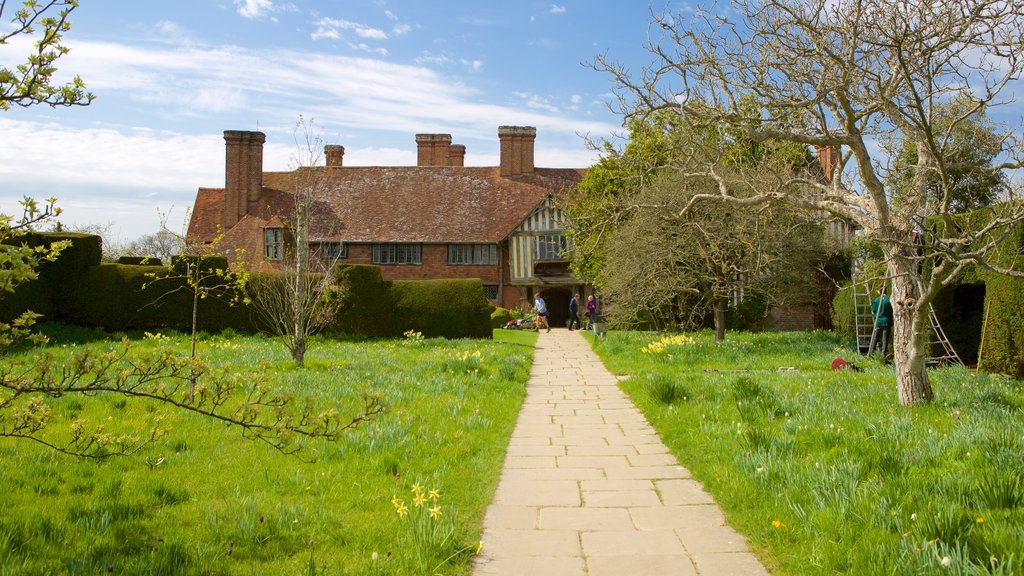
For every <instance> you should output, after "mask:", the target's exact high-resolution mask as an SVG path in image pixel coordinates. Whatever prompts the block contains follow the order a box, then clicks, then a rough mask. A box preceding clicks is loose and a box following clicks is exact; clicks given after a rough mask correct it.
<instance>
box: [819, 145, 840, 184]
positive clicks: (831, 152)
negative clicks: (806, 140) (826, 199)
mask: <svg viewBox="0 0 1024 576" xmlns="http://www.w3.org/2000/svg"><path fill="white" fill-rule="evenodd" d="M815 150H816V151H817V152H818V163H819V164H820V165H821V173H822V175H823V176H825V181H826V182H832V171H833V170H835V168H836V166H837V165H839V160H840V157H839V147H838V146H815Z"/></svg>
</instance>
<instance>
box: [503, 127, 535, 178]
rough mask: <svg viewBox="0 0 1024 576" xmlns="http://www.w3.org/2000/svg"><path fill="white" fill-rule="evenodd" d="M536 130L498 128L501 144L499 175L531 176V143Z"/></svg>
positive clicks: (531, 128) (532, 128) (528, 128)
mask: <svg viewBox="0 0 1024 576" xmlns="http://www.w3.org/2000/svg"><path fill="white" fill-rule="evenodd" d="M536 138H537V129H536V128H534V127H532V126H498V141H499V142H500V143H501V175H502V176H505V177H509V176H523V175H528V174H533V142H534V140H536Z"/></svg>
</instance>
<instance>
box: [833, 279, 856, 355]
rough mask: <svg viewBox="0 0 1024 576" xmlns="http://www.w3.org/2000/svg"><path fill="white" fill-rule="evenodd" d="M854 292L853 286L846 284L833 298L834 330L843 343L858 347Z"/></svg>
mask: <svg viewBox="0 0 1024 576" xmlns="http://www.w3.org/2000/svg"><path fill="white" fill-rule="evenodd" d="M852 292H853V284H851V283H850V282H845V283H843V286H842V287H841V288H840V289H839V290H838V291H837V292H836V295H835V297H833V298H832V310H831V312H832V330H834V331H835V333H836V334H838V335H839V337H840V338H842V340H843V342H846V343H849V344H851V345H852V346H856V345H857V344H856V342H855V340H856V338H855V336H856V335H855V334H854V330H855V329H856V326H855V324H854V318H853V317H854V311H853V294H852Z"/></svg>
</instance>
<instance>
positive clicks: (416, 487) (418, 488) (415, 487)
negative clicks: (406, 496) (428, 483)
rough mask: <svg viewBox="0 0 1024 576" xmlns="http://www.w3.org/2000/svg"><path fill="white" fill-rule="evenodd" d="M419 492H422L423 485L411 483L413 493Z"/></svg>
mask: <svg viewBox="0 0 1024 576" xmlns="http://www.w3.org/2000/svg"><path fill="white" fill-rule="evenodd" d="M420 492H423V486H420V483H419V482H417V483H415V484H413V485H412V493H413V494H419V493H420Z"/></svg>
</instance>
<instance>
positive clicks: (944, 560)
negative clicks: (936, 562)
mask: <svg viewBox="0 0 1024 576" xmlns="http://www.w3.org/2000/svg"><path fill="white" fill-rule="evenodd" d="M942 565H943V566H952V565H953V559H952V558H950V557H949V556H943V557H942Z"/></svg>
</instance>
